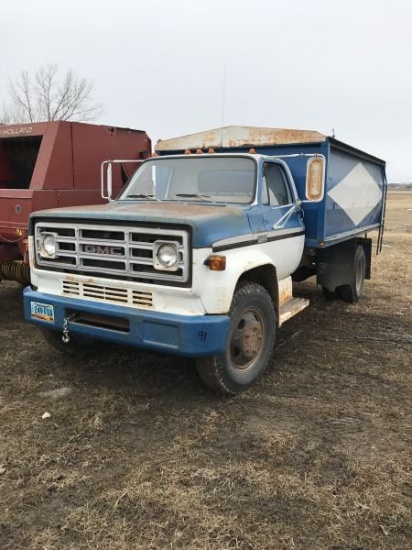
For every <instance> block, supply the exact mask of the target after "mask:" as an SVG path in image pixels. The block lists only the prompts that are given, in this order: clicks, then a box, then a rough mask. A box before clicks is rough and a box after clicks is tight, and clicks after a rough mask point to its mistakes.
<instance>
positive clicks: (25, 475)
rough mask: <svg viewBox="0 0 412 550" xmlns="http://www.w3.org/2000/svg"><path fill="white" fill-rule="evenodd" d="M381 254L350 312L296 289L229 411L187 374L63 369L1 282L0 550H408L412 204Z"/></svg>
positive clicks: (103, 365)
mask: <svg viewBox="0 0 412 550" xmlns="http://www.w3.org/2000/svg"><path fill="white" fill-rule="evenodd" d="M384 242H385V244H384V249H383V253H382V254H381V255H380V256H378V257H374V259H373V273H372V280H370V281H367V283H366V285H365V297H364V298H363V299H362V300H361V301H360V302H359V303H358V304H356V305H349V304H346V303H343V302H327V301H325V300H324V298H323V297H322V293H321V291H320V289H318V288H316V286H315V284H314V283H312V282H307V283H304V284H302V285H300V288H299V292H300V293H301V294H302V295H304V296H307V297H309V298H310V299H311V307H309V308H307V309H306V310H305V311H304V312H303V313H302V314H300V315H299V316H297V317H295V318H294V319H292V320H291V321H289V322H288V323H287V324H285V326H284V327H283V328H282V329H281V330H280V331H279V333H278V338H277V347H276V355H275V361H274V365H273V367H272V368H271V369H270V370H269V371H268V372H267V373H266V375H265V376H264V377H263V379H262V380H261V382H260V383H259V384H258V385H257V386H255V387H254V388H253V389H252V390H251V391H249V392H248V393H246V394H244V395H241V396H239V397H236V398H224V397H218V396H216V395H214V394H213V393H211V392H209V391H207V390H205V389H204V388H203V386H202V385H201V383H200V381H199V379H198V377H197V375H196V373H195V370H194V368H193V364H192V362H191V361H188V360H182V359H178V358H175V357H171V356H160V355H152V354H146V353H145V354H139V353H137V352H135V351H127V350H124V349H120V348H116V347H110V348H102V349H101V350H100V351H99V353H98V354H96V355H94V356H92V357H87V358H85V359H84V360H82V361H79V360H75V359H72V358H68V357H65V356H62V355H60V354H58V353H57V352H55V351H53V350H52V349H50V348H49V347H47V345H46V344H45V343H44V342H43V340H42V337H41V335H40V333H39V332H38V329H37V328H35V327H33V326H31V325H29V324H26V323H25V322H24V321H23V316H22V299H21V288H20V287H19V286H18V285H17V284H14V283H7V282H2V283H1V284H0V339H1V340H0V341H1V344H0V346H1V347H0V349H1V357H0V548H1V550H6V549H7V550H8V549H10V550H19V549H25V550H26V549H30V550H62V549H63V550H65V549H70V550H77V549H99V550H100V549H101V550H109V549H110V550H134V549H144V550H155V549H156V550H166V549H169V550H175V549H188V550H223V549H239V550H258V549H259V550H263V549H264V550H278V549H279V550H323V549H324V550H366V549H368V550H369V549H370V550H378V549H390V550H395V549H396V550H398V549H399V550H400V549H405V550H406V549H410V548H411V547H412V417H411V412H412V400H411V395H412V358H411V357H412V335H411V332H412V313H411V310H412V283H411V281H412V192H396V191H393V192H391V193H390V195H389V203H388V209H387V229H386V233H385V241H384ZM45 413H48V415H46V416H47V418H43V415H44V414H45Z"/></svg>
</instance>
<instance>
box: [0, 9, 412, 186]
mask: <svg viewBox="0 0 412 550" xmlns="http://www.w3.org/2000/svg"><path fill="white" fill-rule="evenodd" d="M1 21H2V25H1V32H0V51H1V64H0V105H1V104H2V103H3V101H5V100H7V96H8V83H9V79H10V78H11V77H15V76H17V75H18V74H19V72H20V70H22V69H27V70H29V71H34V70H36V69H37V68H38V67H39V66H40V65H42V64H47V63H57V64H58V66H59V71H61V72H62V74H63V73H64V72H65V71H67V70H68V69H69V68H72V69H73V70H74V71H75V72H76V74H77V75H78V76H85V77H88V78H90V79H91V80H93V82H94V98H95V100H96V101H97V102H99V103H102V104H103V106H104V112H103V115H102V116H101V118H100V119H99V120H98V121H97V122H99V123H101V124H110V125H116V126H127V127H130V128H137V129H143V130H146V132H147V133H148V134H149V136H150V137H151V138H152V140H153V143H155V142H156V140H157V139H159V138H162V139H166V138H169V137H175V136H179V135H184V134H188V133H193V132H200V131H203V130H207V129H210V128H216V127H219V126H222V124H223V125H225V126H226V125H231V124H236V125H248V126H267V127H273V128H299V129H308V130H318V131H319V132H322V133H325V134H328V135H331V134H332V129H334V131H335V135H336V138H338V139H340V140H341V141H344V142H346V143H349V144H350V145H353V146H355V147H358V148H360V149H363V150H365V151H367V152H369V153H371V154H373V155H375V156H378V157H380V158H383V159H385V160H386V161H387V173H388V180H389V181H390V182H409V181H412V1H411V0H391V1H388V0H356V1H355V0H345V1H342V0H328V1H325V0H322V1H320V0H310V1H309V0H308V1H305V0H289V2H286V1H285V0H282V1H280V0H226V1H224V0H220V1H219V0H207V1H205V2H196V1H195V0H170V1H168V0H157V1H156V2H151V1H150V0H146V1H141V0H113V1H112V0H70V1H69V2H63V1H62V0H60V1H59V0H13V1H11V0H7V1H6V0H3V1H2V3H1Z"/></svg>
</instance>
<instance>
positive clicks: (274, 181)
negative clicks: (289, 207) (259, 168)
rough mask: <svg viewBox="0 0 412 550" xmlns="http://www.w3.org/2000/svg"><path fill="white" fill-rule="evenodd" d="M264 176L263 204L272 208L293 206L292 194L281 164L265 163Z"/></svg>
mask: <svg viewBox="0 0 412 550" xmlns="http://www.w3.org/2000/svg"><path fill="white" fill-rule="evenodd" d="M263 174H264V182H263V204H269V205H271V206H284V205H286V204H292V202H293V200H292V194H291V192H290V189H289V185H288V182H287V179H286V175H285V173H284V171H283V170H282V167H281V166H279V164H272V163H270V162H265V163H264V165H263Z"/></svg>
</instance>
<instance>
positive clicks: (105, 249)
mask: <svg viewBox="0 0 412 550" xmlns="http://www.w3.org/2000/svg"><path fill="white" fill-rule="evenodd" d="M84 251H85V252H86V253H87V254H105V255H107V256H123V248H122V247H121V246H101V245H99V244H85V245H84Z"/></svg>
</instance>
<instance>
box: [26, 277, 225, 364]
mask: <svg viewBox="0 0 412 550" xmlns="http://www.w3.org/2000/svg"><path fill="white" fill-rule="evenodd" d="M32 301H33V302H41V303H43V304H47V305H51V306H53V308H54V315H55V321H54V323H51V322H49V321H42V320H40V319H33V318H32V317H31V315H30V312H31V302H32ZM23 303H24V316H25V319H26V320H27V321H30V322H31V323H34V324H37V325H38V326H42V327H45V328H50V329H54V330H58V331H60V332H62V331H63V322H64V319H65V317H67V316H68V315H69V314H70V312H72V311H75V312H79V313H80V314H81V312H87V313H88V314H91V315H104V316H107V317H108V318H110V317H116V318H117V319H122V320H123V321H124V322H125V323H126V324H127V325H128V327H129V328H128V330H116V329H113V328H111V329H109V328H102V327H96V326H90V325H81V324H80V323H76V322H75V319H74V320H73V321H70V322H69V331H70V332H71V333H78V334H86V335H88V336H94V337H96V338H99V339H101V340H106V341H108V342H114V343H117V344H126V345H129V346H134V347H138V348H142V349H148V350H152V351H160V352H166V353H172V354H176V355H182V356H186V357H206V356H209V355H216V354H220V353H223V352H224V351H225V349H226V340H227V334H228V330H229V317H228V316H227V315H196V316H190V315H175V314H170V313H159V312H155V311H148V310H139V309H136V308H130V307H124V306H117V305H111V304H108V303H102V304H99V303H96V302H91V301H90V302H89V301H84V300H76V299H71V298H65V297H60V296H54V295H51V294H44V293H41V292H37V291H34V290H32V289H31V288H30V287H27V288H25V289H24V293H23Z"/></svg>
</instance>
